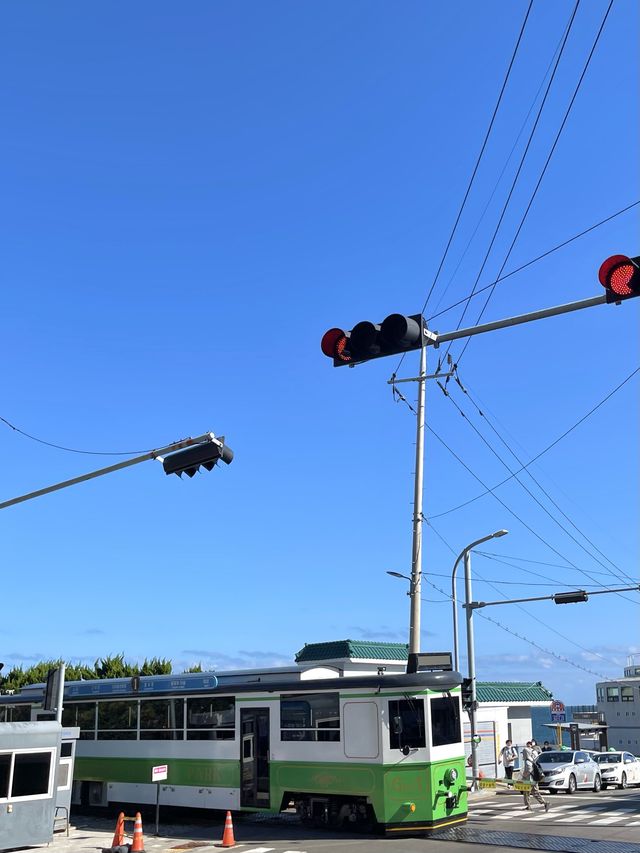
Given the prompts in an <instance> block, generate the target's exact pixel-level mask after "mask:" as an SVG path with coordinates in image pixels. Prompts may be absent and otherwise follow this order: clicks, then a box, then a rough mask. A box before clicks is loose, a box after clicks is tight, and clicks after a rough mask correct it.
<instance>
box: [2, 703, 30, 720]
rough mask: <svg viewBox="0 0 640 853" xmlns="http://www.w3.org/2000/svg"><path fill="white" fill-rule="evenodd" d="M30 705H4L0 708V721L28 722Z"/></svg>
mask: <svg viewBox="0 0 640 853" xmlns="http://www.w3.org/2000/svg"><path fill="white" fill-rule="evenodd" d="M30 719H31V705H6V706H5V707H4V708H0V723H28V722H29V720H30Z"/></svg>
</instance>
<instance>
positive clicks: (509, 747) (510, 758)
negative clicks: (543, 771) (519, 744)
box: [498, 740, 518, 788]
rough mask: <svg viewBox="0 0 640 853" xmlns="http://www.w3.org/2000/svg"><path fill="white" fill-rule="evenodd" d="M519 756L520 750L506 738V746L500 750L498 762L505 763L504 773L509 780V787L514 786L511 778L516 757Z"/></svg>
mask: <svg viewBox="0 0 640 853" xmlns="http://www.w3.org/2000/svg"><path fill="white" fill-rule="evenodd" d="M517 757H518V750H517V749H516V748H515V746H513V744H512V743H511V741H510V740H506V741H505V743H504V746H503V747H502V749H501V750H500V755H499V756H498V764H503V765H504V775H505V778H506V779H507V780H508V782H507V785H508V787H509V788H513V785H512V784H511V780H512V779H513V766H514V764H515V763H516V758H517Z"/></svg>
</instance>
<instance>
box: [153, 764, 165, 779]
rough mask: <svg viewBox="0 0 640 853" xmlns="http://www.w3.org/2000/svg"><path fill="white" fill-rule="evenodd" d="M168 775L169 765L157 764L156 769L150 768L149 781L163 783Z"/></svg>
mask: <svg viewBox="0 0 640 853" xmlns="http://www.w3.org/2000/svg"><path fill="white" fill-rule="evenodd" d="M168 775H169V765H168V764H158V765H157V766H156V767H152V768H151V781H152V782H164V780H165V779H166V778H167V776H168Z"/></svg>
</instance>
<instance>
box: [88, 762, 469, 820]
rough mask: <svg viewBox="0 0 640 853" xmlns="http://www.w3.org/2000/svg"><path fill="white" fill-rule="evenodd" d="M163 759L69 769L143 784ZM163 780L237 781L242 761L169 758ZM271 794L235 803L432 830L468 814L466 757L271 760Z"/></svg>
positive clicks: (224, 784)
mask: <svg viewBox="0 0 640 853" xmlns="http://www.w3.org/2000/svg"><path fill="white" fill-rule="evenodd" d="M160 763H164V762H163V759H162V758H95V757H91V758H90V757H80V756H78V757H76V767H75V774H74V776H75V779H76V780H77V781H94V782H112V783H118V782H134V783H138V784H145V783H148V781H149V779H150V778H151V768H152V767H153V766H154V765H156V764H160ZM452 770H455V771H456V772H455V774H452V772H451V771H452ZM452 775H454V776H456V778H455V779H454V780H452V779H451V777H452ZM165 784H169V785H171V786H172V787H174V786H182V785H185V786H202V785H206V786H208V787H213V788H216V787H220V788H225V789H227V790H228V789H230V788H239V786H240V784H241V779H240V765H239V762H237V761H231V760H208V759H180V760H176V759H173V760H172V761H171V777H170V780H169V781H168V782H167V783H165ZM269 794H270V805H269V808H265V809H256V808H241V809H240V810H241V811H272V812H273V811H281V810H283V809H286V808H288V807H289V806H290V804H291V803H292V802H293V803H295V805H296V808H297V810H298V813H299V814H300V816H301V818H302V819H303V821H305V822H314V823H326V824H327V825H341V824H343V823H349V822H353V823H358V822H363V823H364V822H367V821H369V822H370V821H371V819H372V820H373V821H374V822H375V823H376V824H378V825H379V826H380V827H382V828H383V829H384V830H385V831H386V832H388V833H390V834H394V833H397V832H402V831H407V832H418V831H426V830H434V829H438V828H439V827H445V826H452V825H454V824H458V823H463V822H464V821H465V820H466V817H467V788H466V778H465V764H464V759H463V758H455V759H448V760H445V761H439V762H432V763H410V762H407V763H405V764H393V765H383V764H365V763H349V764H342V763H319V762H292V761H271V762H270V765H269ZM221 808H222V806H221Z"/></svg>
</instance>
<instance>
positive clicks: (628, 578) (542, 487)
mask: <svg viewBox="0 0 640 853" xmlns="http://www.w3.org/2000/svg"><path fill="white" fill-rule="evenodd" d="M459 384H460V383H459ZM460 387H461V388H462V390H463V392H464V393H465V395H466V396H467V398H468V399H469V400H470V401H471V403H472V405H473V406H474V407H475V409H476V411H477V412H478V414H479V415H480V416H481V417H483V418H484V420H485V421H486V422H487V424H488V426H489V428H490V429H491V430H492V432H493V433H494V435H495V436H496V437H497V438H498V439H499V441H500V442H501V443H502V444H503V445H504V447H505V448H506V449H507V450H508V451H509V453H510V454H511V455H512V456H513V458H514V459H515V460H516V462H517V463H518V465H520V466H521V468H520V469H519V471H517V472H515V475H514V476H515V479H516V480H518V482H520V480H519V478H518V476H517V474H518V473H519V472H520V471H523V470H524V471H525V473H526V474H527V476H528V477H530V478H531V479H532V480H533V482H534V483H535V484H536V486H537V487H538V488H539V489H540V491H541V492H542V493H543V495H545V497H546V498H547V499H548V500H549V501H550V502H551V503H552V504H553V506H554V507H555V508H556V509H557V510H558V512H559V513H560V515H562V517H563V518H565V519H566V520H567V521H568V522H569V524H570V525H571V526H572V527H573V529H574V530H575V531H576V532H577V533H579V534H580V536H582V538H583V539H585V540H586V541H587V542H588V543H589V545H591V547H592V548H593V549H594V550H595V551H596V552H597V553H598V554H600V556H601V557H603V558H604V559H605V560H606V561H607V562H608V563H609V564H610V565H611V566H613V568H614V569H617V570H618V572H620V574H621V575H622V577H621V576H620V575H615V572H612V574H614V575H615V576H616V577H617V578H618V580H630V581H631V582H632V583H633V582H634V580H635V578H632V577H631V576H630V575H629V574H627V572H625V571H624V569H621V568H620V566H618V565H617V564H616V563H614V562H613V560H611V559H609V557H607V555H606V554H605V553H603V552H602V551H601V550H600V548H598V546H597V545H596V544H595V542H593V541H592V540H591V539H590V538H589V536H587V534H586V533H585V532H584V531H583V530H581V529H580V528H579V527H578V525H577V524H575V522H574V521H573V520H572V519H571V518H570V517H569V516H568V515H567V513H566V512H565V511H564V510H563V509H562V507H560V505H559V504H558V503H557V502H556V501H555V500H554V498H553V497H552V496H551V495H550V494H549V492H548V491H547V490H546V489H545V488H544V486H543V485H542V483H540V481H539V480H538V479H537V478H536V477H535V476H534V474H532V473H531V471H530V470H529V469H528V468H526V467H525V465H524V463H523V461H522V460H521V459H520V457H519V456H518V454H517V453H516V452H515V451H514V450H513V449H512V448H511V446H510V445H509V443H508V442H507V441H506V439H504V438H503V437H502V435H501V434H500V432H499V431H498V430H497V429H496V427H495V426H494V425H493V424H492V423H491V420H490V419H489V418H488V417H487V416H486V415H485V413H484V412H483V411H482V409H481V408H480V406H478V404H477V403H476V401H475V400H474V399H473V397H472V396H471V394H470V393H469V392H468V390H467V389H466V388H464V387H463V386H462V385H460ZM507 470H511V469H510V468H508V469H507ZM556 523H558V522H557V520H556ZM560 526H562V525H560ZM563 529H564V528H563ZM569 535H570V536H571V534H569ZM571 538H572V539H573V538H574V537H573V536H571ZM580 547H581V548H583V550H584V551H586V549H585V548H584V547H583V546H582V545H580ZM587 553H588V552H587ZM591 556H592V557H593V555H591ZM593 559H594V560H595V561H596V562H597V563H600V565H601V566H602V567H603V568H606V566H605V565H604V564H603V563H602V562H601V561H600V560H598V559H597V558H595V557H593Z"/></svg>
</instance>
